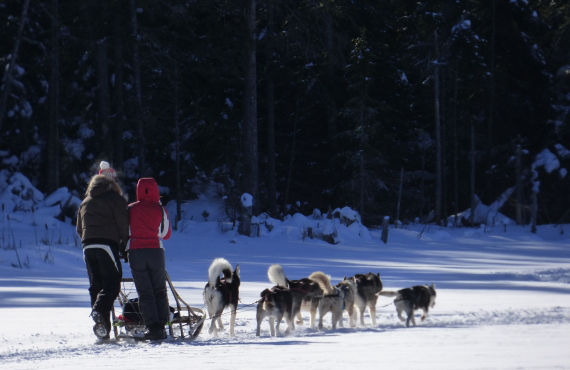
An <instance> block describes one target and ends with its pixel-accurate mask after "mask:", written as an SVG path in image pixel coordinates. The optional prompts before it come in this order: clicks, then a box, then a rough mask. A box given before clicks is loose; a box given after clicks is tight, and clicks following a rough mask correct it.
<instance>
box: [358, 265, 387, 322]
mask: <svg viewBox="0 0 570 370" xmlns="http://www.w3.org/2000/svg"><path fill="white" fill-rule="evenodd" d="M354 281H355V282H356V299H355V301H354V304H355V306H356V307H358V310H359V311H360V325H362V326H364V312H365V311H366V308H367V307H368V310H369V311H370V317H371V319H372V325H374V326H376V302H377V301H378V294H379V293H380V292H381V291H382V280H380V273H377V274H373V273H372V272H369V273H367V274H356V275H354Z"/></svg>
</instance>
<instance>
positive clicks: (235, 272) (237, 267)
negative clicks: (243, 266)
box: [234, 263, 239, 277]
mask: <svg viewBox="0 0 570 370" xmlns="http://www.w3.org/2000/svg"><path fill="white" fill-rule="evenodd" d="M234 274H235V275H237V276H238V277H239V263H238V264H237V265H236V269H235V271H234Z"/></svg>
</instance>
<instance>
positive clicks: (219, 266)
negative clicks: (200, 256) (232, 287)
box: [208, 258, 232, 287]
mask: <svg viewBox="0 0 570 370" xmlns="http://www.w3.org/2000/svg"><path fill="white" fill-rule="evenodd" d="M228 271H229V272H228ZM222 272H223V273H224V276H226V277H227V276H229V279H228V278H226V279H227V281H228V283H230V282H231V275H232V265H230V263H229V262H228V260H226V259H225V258H216V259H215V260H213V261H212V263H211V264H210V268H208V283H210V286H211V287H213V286H215V285H216V280H217V279H218V277H219V276H220V274H221V273H222Z"/></svg>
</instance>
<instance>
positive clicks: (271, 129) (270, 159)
mask: <svg viewBox="0 0 570 370" xmlns="http://www.w3.org/2000/svg"><path fill="white" fill-rule="evenodd" d="M268 7H269V9H268V12H269V14H268V17H269V20H268V25H267V30H268V34H269V36H268V37H269V41H268V47H267V49H266V60H267V63H268V67H267V75H266V80H267V81H266V95H267V96H266V109H267V198H268V199H267V200H268V202H267V207H268V212H269V214H270V215H272V216H274V215H275V214H276V212H277V204H276V197H277V179H276V177H277V175H276V170H275V86H274V84H273V64H272V61H271V59H272V54H273V45H272V43H273V40H274V32H275V30H274V23H273V15H274V3H273V0H269V1H268Z"/></svg>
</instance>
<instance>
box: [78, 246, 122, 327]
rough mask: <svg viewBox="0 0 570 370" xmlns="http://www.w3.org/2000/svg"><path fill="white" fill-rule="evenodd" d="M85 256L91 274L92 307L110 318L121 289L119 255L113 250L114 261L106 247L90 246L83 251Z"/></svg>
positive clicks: (88, 271)
mask: <svg viewBox="0 0 570 370" xmlns="http://www.w3.org/2000/svg"><path fill="white" fill-rule="evenodd" d="M83 256H84V257H85V265H86V266H87V274H88V275H89V295H90V297H91V308H92V309H93V310H94V311H98V312H100V313H101V314H103V316H104V317H105V318H108V316H109V313H110V312H111V309H112V308H113V303H114V302H115V299H116V298H117V295H119V291H120V289H121V278H122V276H123V271H122V267H121V261H120V260H119V255H118V253H117V252H116V251H113V258H114V261H113V259H112V258H111V256H110V255H109V253H107V251H105V250H104V249H102V248H90V249H85V250H84V251H83Z"/></svg>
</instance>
